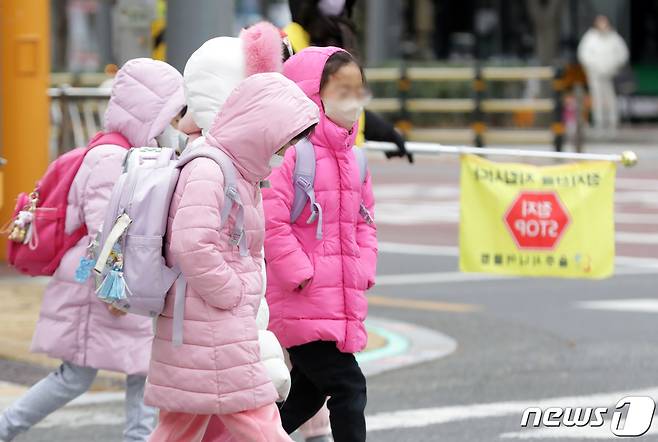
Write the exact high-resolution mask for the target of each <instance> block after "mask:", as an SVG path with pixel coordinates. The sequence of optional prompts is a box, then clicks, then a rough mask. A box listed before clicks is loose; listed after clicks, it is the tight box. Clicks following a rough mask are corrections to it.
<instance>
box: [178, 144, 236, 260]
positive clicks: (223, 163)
mask: <svg viewBox="0 0 658 442" xmlns="http://www.w3.org/2000/svg"><path fill="white" fill-rule="evenodd" d="M196 158H209V159H211V160H213V161H214V162H215V163H217V164H218V165H219V167H220V168H221V169H222V173H223V174H224V196H225V197H226V198H225V199H224V207H222V211H221V214H220V216H221V224H220V226H221V227H223V226H224V225H225V224H226V221H227V220H228V217H229V215H230V214H231V211H232V210H233V207H234V206H235V207H237V208H238V210H237V214H236V217H235V226H234V227H233V231H232V232H231V233H230V235H229V236H230V244H231V245H232V246H237V247H238V249H239V250H240V255H241V256H248V255H249V250H248V249H247V236H246V234H245V231H244V206H243V205H242V199H241V198H240V193H239V192H238V186H237V175H238V172H237V170H236V169H235V166H234V165H233V161H232V160H231V158H230V157H229V156H228V155H226V153H224V152H223V151H222V150H221V149H217V148H215V147H202V146H199V147H197V148H195V149H190V150H189V151H188V150H186V152H185V153H184V154H183V156H182V157H181V158H180V159H179V161H178V167H179V168H182V167H183V166H185V165H186V164H187V163H189V162H190V161H192V160H194V159H196Z"/></svg>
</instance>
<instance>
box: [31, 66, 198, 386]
mask: <svg viewBox="0 0 658 442" xmlns="http://www.w3.org/2000/svg"><path fill="white" fill-rule="evenodd" d="M184 105H185V97H184V93H183V79H182V77H181V75H180V74H179V73H178V72H177V71H176V69H174V68H173V67H171V66H169V65H168V64H166V63H163V62H161V61H155V60H151V59H145V58H141V59H135V60H131V61H128V62H127V63H126V64H125V65H124V66H123V67H122V68H121V70H119V72H118V74H117V76H116V79H115V82H114V85H113V88H112V98H111V99H110V103H109V105H108V108H107V111H106V113H105V128H106V130H108V131H113V132H119V133H121V134H122V135H123V136H125V137H126V138H127V139H128V141H130V143H131V144H132V145H133V146H142V145H155V139H154V137H156V136H157V135H159V134H160V133H161V132H162V131H163V130H164V128H165V127H166V126H167V125H168V124H169V122H170V121H171V119H172V118H174V117H175V116H176V114H177V113H178V112H179V111H180V110H181V109H182V107H183V106H184ZM125 155H126V150H125V149H124V148H122V147H119V146H114V145H102V146H98V147H95V148H94V149H92V150H91V151H90V152H89V153H88V154H87V155H86V156H85V159H84V162H83V163H82V166H81V167H80V170H79V171H78V173H77V175H76V176H75V179H74V181H73V184H72V185H71V190H70V192H69V197H68V200H69V203H68V204H69V207H68V210H67V214H66V230H67V231H68V232H72V231H74V230H76V229H77V228H78V227H79V226H81V225H82V224H83V223H84V224H85V225H86V226H87V230H88V232H89V234H88V236H87V237H85V238H82V239H81V240H80V242H79V243H78V244H77V245H76V246H75V247H73V248H72V249H71V250H69V251H68V253H66V255H64V257H63V259H62V262H61V263H60V266H59V268H58V269H57V271H56V272H55V275H54V276H53V277H52V279H51V280H50V283H49V284H48V287H47V288H46V291H45V294H44V298H43V303H42V305H41V315H40V318H39V322H38V323H37V328H36V331H35V333H34V337H33V340H32V351H35V352H41V353H46V354H48V355H49V356H50V357H53V358H59V359H63V360H65V361H69V362H72V363H74V364H77V365H82V366H85V367H93V368H97V369H105V370H112V371H118V372H122V373H127V374H144V375H145V374H146V372H147V369H148V361H149V350H150V345H151V340H152V335H153V334H152V326H151V320H150V319H149V318H145V317H142V316H135V315H126V316H122V317H116V316H113V315H111V314H110V313H109V312H108V310H107V304H105V303H103V302H101V301H99V300H98V299H97V298H96V295H95V293H94V283H93V281H92V280H91V278H90V280H88V281H87V282H86V283H85V284H79V283H77V282H76V281H75V270H76V269H77V267H78V264H79V263H80V258H82V257H83V256H84V255H85V253H86V249H87V246H88V244H89V243H90V241H91V239H92V238H93V237H95V236H96V234H97V232H98V230H99V229H100V227H101V224H102V223H103V220H104V218H105V209H106V206H107V204H108V202H109V199H110V195H111V194H112V188H113V187H114V183H115V182H116V180H117V178H119V175H120V174H121V167H122V163H123V158H124V157H125Z"/></svg>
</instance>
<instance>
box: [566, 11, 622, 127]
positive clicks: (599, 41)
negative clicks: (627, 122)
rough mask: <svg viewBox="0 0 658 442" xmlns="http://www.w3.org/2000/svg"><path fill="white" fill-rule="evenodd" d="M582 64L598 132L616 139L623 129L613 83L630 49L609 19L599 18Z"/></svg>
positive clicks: (585, 41) (584, 45)
mask: <svg viewBox="0 0 658 442" xmlns="http://www.w3.org/2000/svg"><path fill="white" fill-rule="evenodd" d="M578 60H579V61H580V63H581V64H582V65H583V67H584V68H585V72H586V73H587V84H588V86H589V91H590V95H591V97H592V108H593V117H594V128H595V130H596V131H597V132H598V133H599V134H602V135H607V136H613V135H614V134H615V132H616V130H617V126H618V125H619V109H618V107H617V96H616V94H615V88H614V84H613V79H614V77H615V76H616V75H617V74H618V73H619V71H620V70H621V68H622V67H623V66H624V65H625V64H626V62H627V61H628V47H627V46H626V43H625V42H624V39H623V38H621V36H620V35H619V34H618V33H617V31H615V30H614V29H613V28H612V26H611V25H610V21H609V20H608V18H607V17H606V16H604V15H598V16H597V17H596V19H595V20H594V26H593V27H592V28H590V29H589V30H588V31H587V32H586V33H585V35H584V36H583V38H582V40H581V41H580V44H579V45H578Z"/></svg>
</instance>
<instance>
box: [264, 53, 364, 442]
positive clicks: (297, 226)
mask: <svg viewBox="0 0 658 442" xmlns="http://www.w3.org/2000/svg"><path fill="white" fill-rule="evenodd" d="M283 72H284V75H286V76H287V77H288V78H290V79H291V80H293V81H294V82H295V83H297V85H298V86H299V87H300V88H301V89H302V90H303V91H304V92H305V93H306V94H307V96H308V97H309V98H311V99H312V100H313V101H314V102H315V103H316V104H317V105H318V107H319V108H320V122H319V123H318V126H317V127H316V129H315V131H314V132H313V135H312V136H311V138H310V141H311V143H312V144H313V147H314V149H315V156H316V170H315V183H314V191H315V197H316V200H317V203H318V204H319V205H320V206H321V208H322V216H318V217H317V218H316V220H320V219H322V238H321V239H318V237H317V227H318V226H317V224H316V222H318V221H316V222H311V223H308V222H307V220H309V219H310V220H312V218H311V208H310V204H307V205H306V207H305V209H304V211H303V212H302V213H301V216H300V217H299V219H298V220H297V221H296V222H295V223H291V221H290V219H291V218H290V216H291V215H290V213H291V208H292V205H293V202H294V195H295V185H294V184H293V175H294V169H295V162H296V152H295V150H294V149H290V150H289V151H288V153H287V154H286V157H285V162H284V164H283V166H281V167H280V168H279V169H276V170H275V171H274V172H273V173H272V175H271V177H270V181H271V184H272V187H271V188H270V189H265V191H264V193H263V194H264V205H265V213H266V219H267V225H266V230H267V236H266V240H265V259H266V262H267V275H268V286H267V295H266V296H267V301H268V303H269V305H270V329H271V330H272V331H273V332H274V333H275V334H276V336H277V337H278V338H279V341H280V342H281V344H282V345H283V346H284V347H286V348H287V349H288V353H289V355H290V361H291V363H292V372H291V377H292V387H291V390H290V395H289V396H288V400H287V401H286V402H285V403H284V405H283V407H282V408H281V418H282V422H283V426H284V428H285V429H286V431H288V433H292V432H293V431H295V430H296V429H297V428H298V427H299V426H300V425H301V424H303V423H304V422H306V421H307V420H308V419H309V418H310V417H311V416H313V415H314V414H315V413H316V412H317V411H318V410H319V409H320V408H321V407H322V405H323V404H324V402H325V400H326V398H327V396H330V399H329V401H328V403H327V405H328V407H329V411H330V420H331V428H332V433H333V436H334V439H335V440H336V441H337V442H345V441H364V440H365V437H366V428H365V417H364V408H365V405H366V382H365V378H364V376H363V374H362V372H361V369H360V368H359V365H358V363H357V362H356V359H355V357H354V353H355V352H358V351H361V350H363V349H364V348H365V346H366V342H367V334H366V330H365V327H364V324H363V321H364V319H365V317H366V313H367V309H368V305H367V301H366V298H365V291H366V290H368V289H369V288H370V287H372V286H373V285H374V281H375V272H376V263H377V238H376V229H375V225H374V222H373V221H372V219H371V218H370V217H363V216H361V213H362V212H364V210H361V204H362V203H363V206H364V207H365V208H366V209H367V211H369V212H370V214H372V213H373V210H374V198H373V194H372V183H371V178H370V175H369V174H368V176H367V177H366V181H365V183H362V182H361V179H360V173H359V166H358V162H357V159H356V156H355V155H354V153H353V151H352V147H353V146H354V140H355V138H356V133H357V119H358V117H359V115H360V114H361V112H362V106H363V104H364V101H365V96H366V95H367V94H366V92H365V90H364V89H365V88H364V78H363V73H362V70H361V68H360V67H359V65H358V63H357V62H356V61H355V60H354V58H353V57H352V56H351V55H350V54H349V53H347V52H345V51H344V50H342V49H339V48H335V47H325V48H318V47H310V48H307V49H304V50H303V51H301V52H299V53H298V54H296V55H294V56H292V57H291V58H290V59H289V60H288V61H286V63H285V64H284V68H283Z"/></svg>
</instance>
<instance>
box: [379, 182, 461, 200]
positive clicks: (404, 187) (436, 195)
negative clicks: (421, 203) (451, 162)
mask: <svg viewBox="0 0 658 442" xmlns="http://www.w3.org/2000/svg"><path fill="white" fill-rule="evenodd" d="M373 191H374V193H375V199H376V200H378V201H379V200H384V199H424V200H427V199H440V198H450V199H459V186H454V185H452V184H449V185H441V184H431V185H429V184H428V185H422V184H382V185H376V186H375V188H374V190H373Z"/></svg>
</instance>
